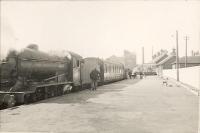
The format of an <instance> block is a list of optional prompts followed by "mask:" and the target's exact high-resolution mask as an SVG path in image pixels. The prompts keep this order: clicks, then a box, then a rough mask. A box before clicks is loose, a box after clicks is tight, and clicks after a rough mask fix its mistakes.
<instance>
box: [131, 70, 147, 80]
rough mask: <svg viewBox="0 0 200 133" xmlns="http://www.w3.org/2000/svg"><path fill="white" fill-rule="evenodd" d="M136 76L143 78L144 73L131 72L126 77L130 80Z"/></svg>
mask: <svg viewBox="0 0 200 133" xmlns="http://www.w3.org/2000/svg"><path fill="white" fill-rule="evenodd" d="M137 75H139V76H140V79H142V78H144V77H145V73H144V72H139V73H136V72H134V73H132V71H128V76H129V78H130V79H132V78H133V79H135V78H136V77H137Z"/></svg>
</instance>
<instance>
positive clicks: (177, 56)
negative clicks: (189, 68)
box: [176, 31, 179, 81]
mask: <svg viewBox="0 0 200 133" xmlns="http://www.w3.org/2000/svg"><path fill="white" fill-rule="evenodd" d="M176 71H177V81H179V55H178V31H176Z"/></svg>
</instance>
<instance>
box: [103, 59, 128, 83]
mask: <svg viewBox="0 0 200 133" xmlns="http://www.w3.org/2000/svg"><path fill="white" fill-rule="evenodd" d="M124 73H125V71H124V65H123V64H121V63H116V62H111V61H104V82H105V83H108V82H113V81H118V80H122V79H124Z"/></svg>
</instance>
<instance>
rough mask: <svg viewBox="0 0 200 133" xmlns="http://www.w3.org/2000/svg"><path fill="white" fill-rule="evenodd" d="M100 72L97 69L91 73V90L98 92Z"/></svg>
mask: <svg viewBox="0 0 200 133" xmlns="http://www.w3.org/2000/svg"><path fill="white" fill-rule="evenodd" d="M99 76H100V72H99V71H98V70H97V69H96V68H95V69H94V70H92V72H91V73H90V79H91V89H92V90H96V89H97V81H98V79H99Z"/></svg>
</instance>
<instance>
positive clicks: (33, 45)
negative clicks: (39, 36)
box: [27, 44, 39, 51]
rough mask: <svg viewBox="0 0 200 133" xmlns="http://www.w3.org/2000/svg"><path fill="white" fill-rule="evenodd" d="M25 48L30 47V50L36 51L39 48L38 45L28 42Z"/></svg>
mask: <svg viewBox="0 0 200 133" xmlns="http://www.w3.org/2000/svg"><path fill="white" fill-rule="evenodd" d="M27 48H30V49H32V50H36V51H38V50H39V48H38V45H37V44H29V45H28V46H27Z"/></svg>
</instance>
